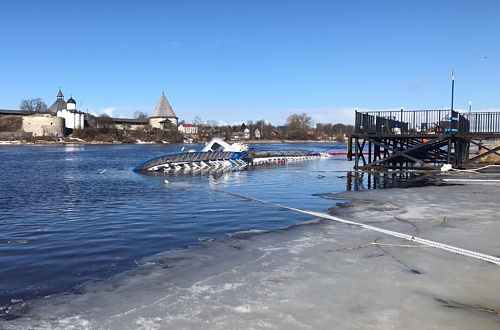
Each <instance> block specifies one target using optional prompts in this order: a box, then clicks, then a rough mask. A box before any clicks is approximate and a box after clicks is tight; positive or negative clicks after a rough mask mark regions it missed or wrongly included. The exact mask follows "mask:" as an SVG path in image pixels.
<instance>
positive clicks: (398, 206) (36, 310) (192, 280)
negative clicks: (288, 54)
mask: <svg viewBox="0 0 500 330" xmlns="http://www.w3.org/2000/svg"><path fill="white" fill-rule="evenodd" d="M498 196H499V193H498V191H497V190H496V189H495V188H494V187H488V186H483V187H476V186H466V187H462V186H449V187H423V188H411V189H404V190H403V189H386V190H383V191H380V190H377V191H375V190H373V191H365V192H362V193H359V192H347V193H342V194H337V195H334V196H332V197H333V198H335V199H336V200H342V199H343V200H351V201H352V202H350V203H348V204H347V207H342V208H335V209H334V212H335V215H336V216H339V217H343V218H345V219H349V220H352V221H357V222H362V223H370V224H371V225H373V226H378V227H381V228H386V229H390V230H395V231H398V232H404V233H408V234H411V235H415V236H417V235H418V236H419V237H422V238H426V239H431V240H435V241H438V242H442V243H446V244H449V245H453V246H458V247H462V248H465V249H470V250H474V251H477V252H481V253H485V254H490V255H495V256H498V255H500V246H499V245H498V233H500V221H498V214H499V211H500V207H499V206H498V204H497V203H498V200H499V199H498ZM284 204H285V202H284ZM249 234H250V233H249ZM236 236H237V235H236ZM157 258H158V260H157V262H155V263H154V264H153V265H151V266H147V267H141V268H140V269H138V270H136V271H133V272H130V273H127V274H124V275H123V276H121V277H119V278H115V279H111V280H108V281H105V282H99V283H95V284H93V285H90V286H88V287H86V291H85V292H84V294H82V295H58V296H54V297H50V298H47V299H42V300H39V301H35V302H30V303H29V306H30V310H29V312H28V315H27V316H25V317H23V318H20V319H17V320H13V321H9V322H2V323H0V327H3V328H6V329H27V328H41V329H49V328H50V329H65V328H67V327H68V324H69V323H71V325H72V326H73V327H74V328H75V329H93V328H100V329H137V328H141V329H142V328H143V329H200V328H206V329H265V328H271V329H332V328H338V329H360V328H361V329H471V328H473V329H494V328H498V326H499V325H500V316H499V314H498V313H499V312H500V300H499V299H498V297H500V287H499V286H498V278H499V274H500V267H499V266H497V265H494V264H491V263H487V262H484V261H480V260H476V259H474V258H470V257H465V256H461V255H457V254H453V253H450V252H447V251H443V250H439V249H435V248H432V247H425V246H420V245H418V244H414V243H411V242H408V241H403V240H401V239H398V238H394V237H390V236H386V235H384V234H381V233H377V232H373V231H370V230H367V229H361V228H359V227H356V226H349V225H346V224H341V223H336V222H331V221H321V222H316V223H314V224H311V225H305V226H296V227H294V228H293V230H290V229H287V230H281V231H274V232H269V233H266V234H259V235H255V236H251V237H249V236H247V235H242V236H240V237H233V238H232V239H228V240H216V241H213V242H209V243H207V244H206V245H204V246H203V248H200V247H198V248H192V249H188V250H185V251H175V252H171V253H165V254H163V255H160V256H157ZM165 264H168V265H169V266H170V267H162V266H161V265H165ZM413 270H416V271H418V272H414V271H413ZM0 322H1V321H0Z"/></svg>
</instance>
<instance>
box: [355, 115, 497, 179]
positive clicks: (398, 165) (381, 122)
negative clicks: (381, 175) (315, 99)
mask: <svg viewBox="0 0 500 330" xmlns="http://www.w3.org/2000/svg"><path fill="white" fill-rule="evenodd" d="M495 139H500V112H468V113H460V112H458V111H454V110H451V109H448V110H410V111H405V110H404V109H401V110H400V111H372V112H358V111H356V118H355V128H354V134H352V135H351V136H350V137H349V139H348V152H347V154H348V155H347V157H348V160H350V161H352V160H354V169H355V170H356V171H358V170H362V171H373V170H409V169H411V170H439V169H440V168H441V167H442V166H443V165H444V164H450V165H451V166H452V167H453V168H467V167H470V166H472V165H473V164H474V163H475V162H477V161H479V160H480V159H482V158H484V157H486V156H488V155H491V154H496V155H498V156H500V146H485V144H484V143H483V141H486V140H495Z"/></svg>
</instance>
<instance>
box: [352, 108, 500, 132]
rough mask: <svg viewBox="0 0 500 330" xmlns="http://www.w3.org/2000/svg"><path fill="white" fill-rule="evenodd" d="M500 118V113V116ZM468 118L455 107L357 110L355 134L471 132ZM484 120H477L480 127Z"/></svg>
mask: <svg viewBox="0 0 500 330" xmlns="http://www.w3.org/2000/svg"><path fill="white" fill-rule="evenodd" d="M499 119H500V117H499ZM469 124H470V123H469V118H468V117H466V116H464V115H463V114H460V113H458V112H457V111H452V110H410V111H405V110H400V111H371V112H358V111H356V122H355V133H356V134H426V133H429V134H433V133H451V132H469V126H470V125H469ZM484 125H485V124H484V123H482V122H481V123H479V122H478V127H483V126H484Z"/></svg>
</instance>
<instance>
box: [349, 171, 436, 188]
mask: <svg viewBox="0 0 500 330" xmlns="http://www.w3.org/2000/svg"><path fill="white" fill-rule="evenodd" d="M346 179H347V180H346V190H347V191H360V190H371V189H384V188H411V187H422V186H426V185H432V184H434V180H433V174H432V173H422V172H377V173H371V172H361V171H358V172H347V173H346Z"/></svg>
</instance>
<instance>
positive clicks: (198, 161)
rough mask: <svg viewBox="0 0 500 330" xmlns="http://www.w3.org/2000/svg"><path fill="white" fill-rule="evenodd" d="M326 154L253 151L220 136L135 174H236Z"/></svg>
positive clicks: (158, 160)
mask: <svg viewBox="0 0 500 330" xmlns="http://www.w3.org/2000/svg"><path fill="white" fill-rule="evenodd" d="M329 156H330V155H329V154H327V153H315V152H311V151H307V150H261V151H258V150H253V149H250V148H249V147H248V146H247V145H246V144H244V143H233V144H229V143H227V142H226V141H224V139H222V138H219V137H214V138H212V139H211V140H210V141H209V142H208V143H207V144H206V145H205V147H204V148H203V149H201V150H200V151H196V150H194V149H186V148H182V151H181V152H177V153H170V154H167V155H163V156H158V157H154V158H151V159H149V160H146V161H145V162H143V163H141V164H139V165H137V166H136V167H135V168H134V169H133V170H134V172H157V171H164V172H169V171H191V170H211V169H212V170H232V171H239V170H243V169H246V168H248V167H249V166H254V165H261V164H286V163H289V162H297V161H305V160H312V159H319V158H325V157H329Z"/></svg>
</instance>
